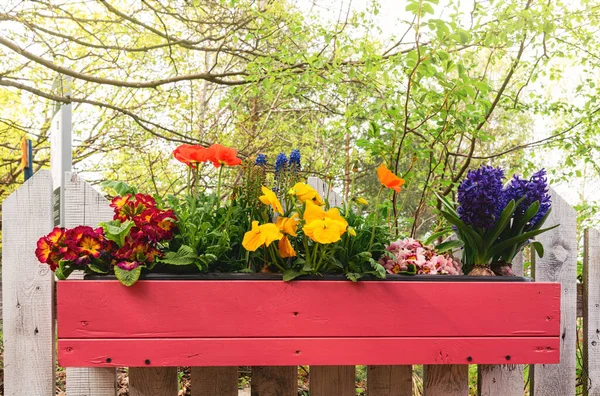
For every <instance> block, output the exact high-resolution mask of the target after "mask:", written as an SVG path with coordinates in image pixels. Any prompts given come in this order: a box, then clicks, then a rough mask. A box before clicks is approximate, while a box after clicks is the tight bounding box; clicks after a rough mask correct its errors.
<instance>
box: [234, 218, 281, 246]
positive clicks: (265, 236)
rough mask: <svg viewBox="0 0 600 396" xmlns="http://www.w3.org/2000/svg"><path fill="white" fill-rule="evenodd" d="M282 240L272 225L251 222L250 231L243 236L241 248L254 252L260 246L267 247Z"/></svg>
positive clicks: (277, 230) (277, 229) (279, 233)
mask: <svg viewBox="0 0 600 396" xmlns="http://www.w3.org/2000/svg"><path fill="white" fill-rule="evenodd" d="M281 238H283V234H282V233H281V231H279V228H277V226H276V225H275V224H273V223H267V224H262V225H258V221H253V222H252V229H251V230H250V231H248V232H246V233H245V234H244V239H243V240H242V246H244V248H245V249H246V250H249V251H251V252H254V251H255V250H256V249H258V248H259V247H261V246H262V245H265V246H269V245H270V244H271V242H273V241H276V240H279V239H281Z"/></svg>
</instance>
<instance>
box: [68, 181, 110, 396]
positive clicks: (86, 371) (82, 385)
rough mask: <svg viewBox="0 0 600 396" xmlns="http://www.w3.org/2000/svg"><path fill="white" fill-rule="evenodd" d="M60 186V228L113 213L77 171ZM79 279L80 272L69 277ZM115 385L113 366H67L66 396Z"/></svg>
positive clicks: (106, 393)
mask: <svg viewBox="0 0 600 396" xmlns="http://www.w3.org/2000/svg"><path fill="white" fill-rule="evenodd" d="M64 189H65V191H64V199H65V202H64V206H63V207H64V211H65V212H64V217H63V218H64V222H65V223H64V227H66V228H72V227H77V226H79V225H85V226H90V227H97V226H98V224H99V223H101V222H103V221H108V220H112V218H113V214H114V213H113V210H112V208H111V207H110V206H109V202H108V201H107V200H106V199H105V198H104V197H103V196H102V194H100V193H99V192H98V191H96V190H95V189H94V188H93V187H92V186H91V185H90V184H88V183H87V182H86V181H85V180H83V179H82V178H80V177H79V176H77V174H75V173H72V172H65V187H64ZM82 278H83V274H82V273H81V272H75V273H73V274H72V275H71V276H70V279H82ZM116 384H117V380H116V371H115V369H114V368H107V367H104V368H72V367H68V368H67V396H91V395H94V396H114V395H115V392H116Z"/></svg>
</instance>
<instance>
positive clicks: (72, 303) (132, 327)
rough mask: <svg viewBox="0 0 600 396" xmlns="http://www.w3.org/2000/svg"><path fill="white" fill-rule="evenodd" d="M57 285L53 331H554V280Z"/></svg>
mask: <svg viewBox="0 0 600 396" xmlns="http://www.w3.org/2000/svg"><path fill="white" fill-rule="evenodd" d="M57 288H58V291H57V307H58V335H59V337H60V338H157V337H161V338H171V337H176V338H181V337H198V338H203V337H294V336H302V337H306V336H310V337H330V336H347V337H397V336H406V337H411V336H412V337H453V336H460V337H478V336H515V337H517V336H557V335H558V334H559V317H560V308H559V307H560V286H559V285H558V284H554V283H511V282H507V283H504V282H503V283H500V282H499V283H459V282H444V283H439V282H377V281H374V282H373V281H365V282H357V283H352V282H339V281H325V280H323V281H297V282H281V281H139V282H137V283H136V284H135V285H134V286H132V287H124V286H122V285H120V284H119V283H118V282H117V281H91V280H85V281H80V280H71V281H69V280H68V281H60V282H58V285H57ZM189 301H191V302H193V303H192V304H188V303H185V302H189ZM184 304H185V309H184ZM242 319H243V325H240V323H241V322H242ZM236 364H237V363H236Z"/></svg>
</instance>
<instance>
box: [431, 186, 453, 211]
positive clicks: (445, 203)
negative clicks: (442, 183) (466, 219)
mask: <svg viewBox="0 0 600 396" xmlns="http://www.w3.org/2000/svg"><path fill="white" fill-rule="evenodd" d="M433 193H434V194H435V196H436V197H437V199H439V200H440V202H441V203H442V205H443V206H444V207H446V210H447V211H448V212H450V213H452V214H453V215H454V216H456V217H458V213H456V209H454V205H452V204H451V203H450V202H449V201H448V200H447V199H446V198H445V197H443V196H441V195H440V194H438V193H436V192H435V191H434V192H433Z"/></svg>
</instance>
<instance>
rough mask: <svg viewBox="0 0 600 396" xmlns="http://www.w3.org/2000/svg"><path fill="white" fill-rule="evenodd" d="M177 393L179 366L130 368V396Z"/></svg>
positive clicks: (167, 395) (166, 395) (162, 395)
mask: <svg viewBox="0 0 600 396" xmlns="http://www.w3.org/2000/svg"><path fill="white" fill-rule="evenodd" d="M175 395H177V367H130V368H129V396H175ZM90 396H92V395H90Z"/></svg>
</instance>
